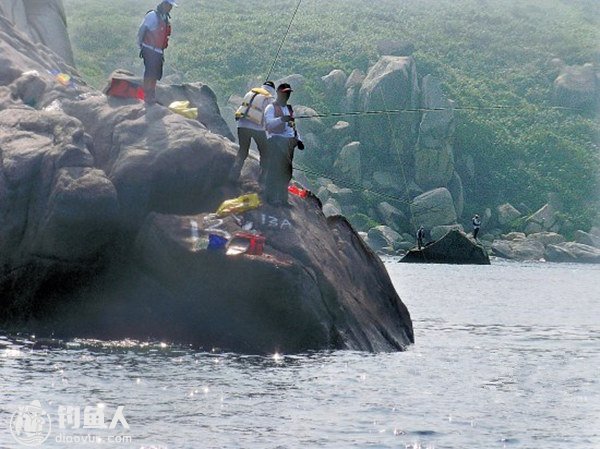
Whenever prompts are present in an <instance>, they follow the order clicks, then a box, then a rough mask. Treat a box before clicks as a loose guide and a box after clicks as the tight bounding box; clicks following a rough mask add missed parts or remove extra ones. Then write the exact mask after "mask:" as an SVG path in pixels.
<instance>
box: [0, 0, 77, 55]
mask: <svg viewBox="0 0 600 449" xmlns="http://www.w3.org/2000/svg"><path fill="white" fill-rule="evenodd" d="M0 16H4V17H5V18H6V19H8V20H9V21H10V22H11V23H12V24H13V25H14V26H15V27H16V28H17V29H18V30H19V31H20V32H21V33H24V34H25V35H27V36H28V37H29V39H30V40H31V42H34V43H40V44H43V45H45V46H46V47H48V48H49V49H50V50H52V51H53V52H55V53H56V54H57V55H58V56H60V57H61V58H62V59H63V61H65V62H66V63H67V64H69V65H71V66H72V65H74V64H73V50H72V49H71V41H70V40H69V34H68V33H67V17H66V14H65V8H64V6H63V2H62V0H2V2H0Z"/></svg>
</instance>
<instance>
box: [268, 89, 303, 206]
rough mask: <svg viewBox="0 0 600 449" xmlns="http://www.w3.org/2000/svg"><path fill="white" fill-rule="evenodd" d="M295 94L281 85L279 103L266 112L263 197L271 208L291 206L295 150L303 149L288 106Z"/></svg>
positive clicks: (275, 103)
mask: <svg viewBox="0 0 600 449" xmlns="http://www.w3.org/2000/svg"><path fill="white" fill-rule="evenodd" d="M292 92H293V90H292V88H291V86H290V85H289V84H287V83H283V84H280V85H279V86H278V87H277V100H275V102H274V103H273V104H270V105H269V106H267V108H266V109H265V127H266V130H267V142H268V167H267V175H266V179H265V189H264V195H265V199H266V201H267V202H268V203H270V204H272V205H287V204H288V190H287V189H288V185H289V183H290V181H291V179H292V171H293V165H292V163H293V159H294V149H295V148H296V147H298V149H300V150H303V149H304V144H303V143H302V140H301V139H300V136H299V134H298V130H297V129H296V121H295V120H294V109H293V108H292V105H289V104H288V103H287V102H288V100H289V98H290V95H291V93H292Z"/></svg>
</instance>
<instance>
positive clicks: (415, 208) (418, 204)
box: [411, 188, 456, 229]
mask: <svg viewBox="0 0 600 449" xmlns="http://www.w3.org/2000/svg"><path fill="white" fill-rule="evenodd" d="M411 211H412V216H413V223H414V224H415V226H416V227H419V226H421V225H422V226H424V227H425V228H426V229H431V228H433V227H435V226H441V225H451V224H455V223H456V211H455V210H454V202H453V201H452V196H451V195H450V192H449V191H448V189H445V188H439V189H434V190H431V191H429V192H425V193H423V194H421V195H419V196H418V197H416V198H415V199H414V200H413V201H412V203H411Z"/></svg>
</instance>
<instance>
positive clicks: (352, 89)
mask: <svg viewBox="0 0 600 449" xmlns="http://www.w3.org/2000/svg"><path fill="white" fill-rule="evenodd" d="M364 79H365V74H364V73H362V72H361V71H360V70H358V69H355V70H353V71H352V73H351V74H350V76H349V77H348V79H347V80H346V85H345V89H346V90H345V93H344V95H343V98H342V100H341V103H340V110H341V111H344V112H355V111H358V110H359V109H358V108H359V105H358V101H359V92H360V88H361V86H362V82H363V80H364ZM346 120H348V121H349V122H350V123H351V124H352V129H351V131H352V139H353V140H359V139H360V136H359V133H358V130H359V128H358V124H359V118H358V117H348V118H347V119H346Z"/></svg>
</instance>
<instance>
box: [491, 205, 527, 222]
mask: <svg viewBox="0 0 600 449" xmlns="http://www.w3.org/2000/svg"><path fill="white" fill-rule="evenodd" d="M496 212H497V214H498V223H499V224H500V225H501V226H506V225H507V224H509V223H512V222H513V221H515V220H516V219H517V218H519V217H520V216H521V212H519V211H518V210H517V209H516V208H515V207H513V205H512V204H510V203H505V204H502V205H500V206H498V207H497V208H496Z"/></svg>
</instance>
